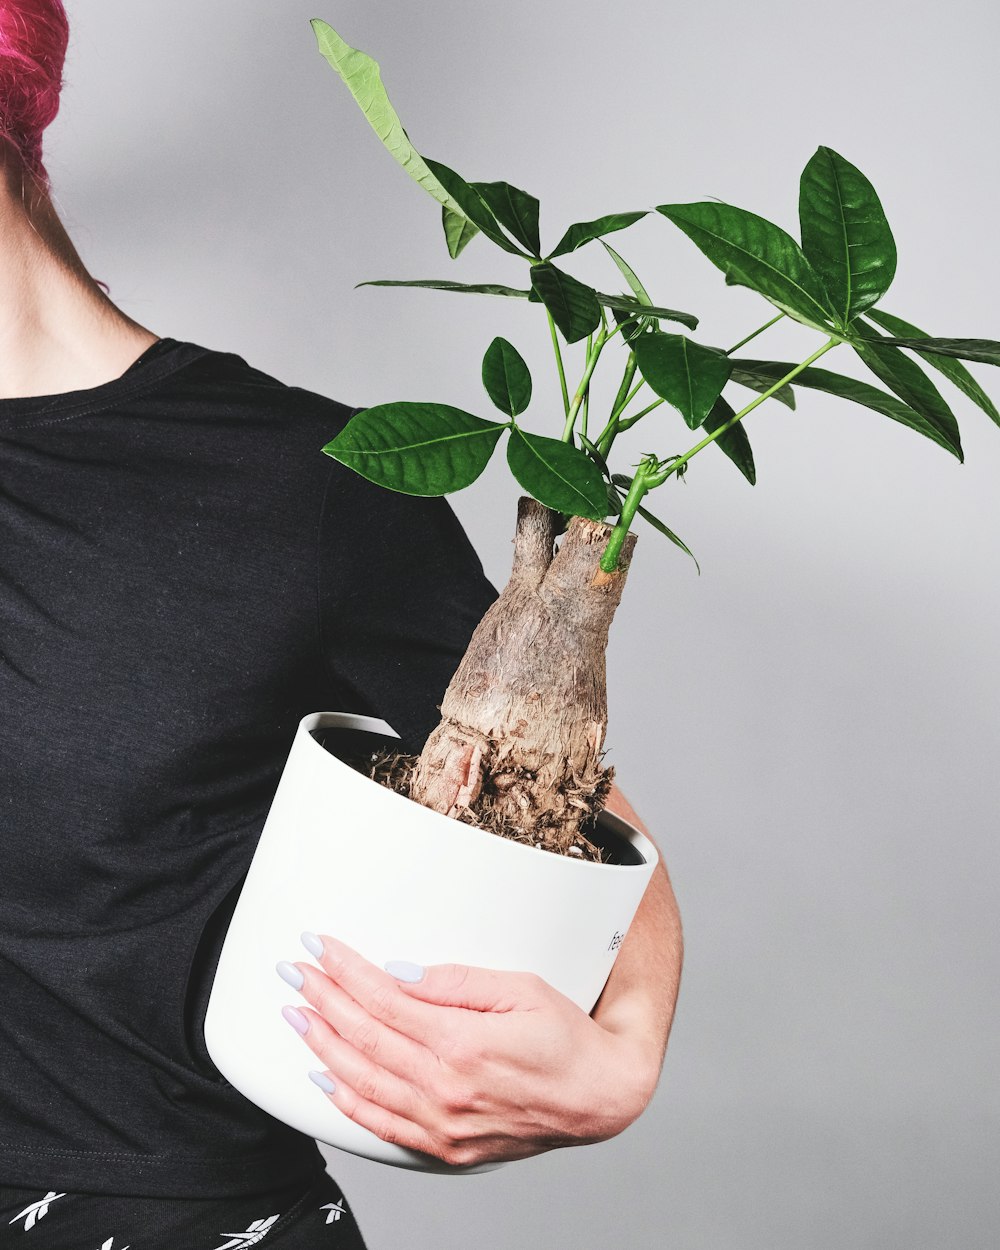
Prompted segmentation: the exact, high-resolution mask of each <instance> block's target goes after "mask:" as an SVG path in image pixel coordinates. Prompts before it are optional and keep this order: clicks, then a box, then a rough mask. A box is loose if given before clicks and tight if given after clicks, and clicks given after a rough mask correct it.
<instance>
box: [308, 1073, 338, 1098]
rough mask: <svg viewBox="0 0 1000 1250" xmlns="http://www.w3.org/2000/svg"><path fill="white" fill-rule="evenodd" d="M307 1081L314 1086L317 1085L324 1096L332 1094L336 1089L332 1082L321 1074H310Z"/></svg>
mask: <svg viewBox="0 0 1000 1250" xmlns="http://www.w3.org/2000/svg"><path fill="white" fill-rule="evenodd" d="M309 1079H310V1081H312V1082H313V1084H314V1085H318V1086H319V1087H320V1089H321V1090H322V1091H323V1092H324V1093H325V1094H332V1093H333V1091H334V1090H335V1089H336V1088H337V1087H336V1085H334V1083H333V1081H331V1080H330V1078H329V1077H328V1076H326V1075H325V1074H324V1073H322V1072H310V1073H309Z"/></svg>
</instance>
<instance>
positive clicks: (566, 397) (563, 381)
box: [545, 308, 569, 415]
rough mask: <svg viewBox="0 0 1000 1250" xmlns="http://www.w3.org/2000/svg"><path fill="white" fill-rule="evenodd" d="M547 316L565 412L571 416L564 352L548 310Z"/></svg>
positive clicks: (546, 311)
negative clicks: (560, 346) (560, 347)
mask: <svg viewBox="0 0 1000 1250" xmlns="http://www.w3.org/2000/svg"><path fill="white" fill-rule="evenodd" d="M545 315H546V317H548V319H549V330H550V331H551V333H552V348H553V350H554V351H555V354H556V365H557V366H558V368H559V384H560V386H561V387H562V401H563V412H564V413H566V414H567V415H569V392H568V391H567V390H566V370H565V369H564V368H563V361H562V352H561V351H560V350H559V340H558V339H557V338H556V323H555V322H554V321H553V320H552V314H551V313H550V312H549V310H548V309H547V308H546V310H545Z"/></svg>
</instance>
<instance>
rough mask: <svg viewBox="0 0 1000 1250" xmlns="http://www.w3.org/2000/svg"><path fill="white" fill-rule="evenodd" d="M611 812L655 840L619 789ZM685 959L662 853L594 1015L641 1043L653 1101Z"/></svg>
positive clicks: (609, 1027) (613, 796)
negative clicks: (647, 1067) (646, 1058)
mask: <svg viewBox="0 0 1000 1250" xmlns="http://www.w3.org/2000/svg"><path fill="white" fill-rule="evenodd" d="M607 807H608V810H609V811H611V812H613V813H614V814H615V815H616V816H621V817H622V818H623V819H624V820H627V821H629V822H630V823H631V824H633V825H635V826H636V827H637V828H638V829H641V830H642V832H643V833H644V834H645V835H646V836H647V837H648V838H650V839H651V834H650V832H649V830H648V829H647V828H646V826H645V825H644V824H643V822H642V820H641V819H640V818H639V815H638V813H637V812H636V811H635V809H634V808H633V807H632V806H631V804H630V803H629V801H628V799H627V798H626V797H625V796H624V794H622V792H621V790H619V789H618V787H617V786H612V789H611V794H610V795H609V797H608V802H607ZM651 840H652V839H651ZM657 849H658V850H659V848H657ZM683 953H684V941H683V935H682V931H681V917H680V912H679V910H678V908H677V900H676V898H675V897H674V891H673V887H672V886H671V884H670V876H669V874H668V873H667V870H666V867H665V866H664V862H663V855H662V853H661V854H660V862H659V863H658V864H657V866H656V870H655V872H654V873H653V876H652V878H651V879H650V882H649V885H648V886H647V888H646V892H645V894H644V895H643V897H642V902H641V903H640V904H639V910H638V911H637V912H636V914H635V919H634V920H633V921H632V924H631V926H630V927H629V931H628V933H627V934H626V936H625V940H624V942H623V943H622V945H621V949H620V950H619V952H618V958H617V959H616V960H615V964H614V967H613V968H612V969H611V976H610V977H609V978H608V983H607V985H606V986H605V987H604V992H603V993H602V994H601V997H600V998H599V999H598V1000H597V1004H596V1006H595V1007H594V1009H593V1011H592V1012H591V1013H590V1014H591V1017H592V1018H593V1019H594V1020H596V1021H597V1023H598V1024H600V1025H601V1026H602V1027H603V1028H605V1029H607V1030H608V1031H609V1032H611V1033H618V1034H623V1035H624V1034H627V1035H629V1036H630V1037H631V1038H632V1039H633V1040H635V1041H637V1042H639V1043H640V1045H641V1046H642V1048H643V1050H644V1051H645V1053H646V1054H647V1055H648V1063H649V1065H650V1077H649V1079H650V1080H651V1084H650V1089H649V1095H650V1097H652V1094H653V1090H654V1089H655V1087H656V1081H657V1079H658V1078H659V1074H660V1069H661V1067H662V1064H663V1056H664V1054H665V1052H666V1048H667V1039H668V1037H669V1036H670V1026H671V1024H672V1023H673V1018H674V1008H675V1006H676V1003H677V992H678V990H679V989H680V981H681V962H682V959H683Z"/></svg>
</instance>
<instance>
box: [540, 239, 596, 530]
mask: <svg viewBox="0 0 1000 1250" xmlns="http://www.w3.org/2000/svg"><path fill="white" fill-rule="evenodd" d="M531 286H532V289H533V290H534V291H535V292H536V293H537V294H538V296H539V298H540V299H541V301H542V303H543V304H544V305H545V307H546V308H547V309H548V310H549V312H550V313H551V314H552V320H553V321H554V322H555V323H556V325H557V326H558V327H559V329H560V330H561V331H562V333H563V337H564V338H565V340H566V342H567V343H576V342H579V340H580V339H583V338H586V337H587V335H588V334H592V333H593V331H594V330H596V329H597V327H598V326H599V325H600V322H601V306H600V304H599V303H598V302H597V292H596V291H595V290H594V289H593V287H589V286H584V284H583V283H582V282H578V281H577V280H576V278H574V277H572V276H571V275H570V274H568V273H565V272H564V271H563V270H562V269H557V268H556V266H555V265H550V264H549V263H548V261H543V262H542V263H541V264H539V265H532V266H531ZM541 502H542V503H544V502H545V501H544V499H543V500H542V501H541ZM562 511H565V509H562Z"/></svg>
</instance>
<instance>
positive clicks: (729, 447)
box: [705, 395, 757, 486]
mask: <svg viewBox="0 0 1000 1250" xmlns="http://www.w3.org/2000/svg"><path fill="white" fill-rule="evenodd" d="M735 416H736V410H735V409H734V408H732V407H731V406H730V405H729V404H728V403H727V402H726V401H725V400H724V399H723V398H722V396H721V395H720V396H719V398H718V399H717V400H716V402H715V407H714V408H713V409H712V411H711V412H710V413H709V414H708V416H707V417H706V418H705V429H706V430H707V431H708V433H709V434H714V433H715V431H716V430H717V429H718V428H719V426H720V425H725V424H726V422H727V421H731V420H732V419H733V417H735ZM715 441H716V444H717V445H718V446H719V447H720V448H721V449H722V451H724V452H725V453H726V455H727V456H728V457H729V459H730V460H731V461H732V462H733V464H735V465H736V467H737V469H739V471H740V472H741V473H742V474H743V476H744V477H745V478H746V480H747V481H748V482H749V483H750V485H751V486H756V484H757V469H756V467H755V465H754V462H753V451H752V450H751V448H750V439H749V437H748V436H747V432H746V430H745V429H744V428H743V422H742V421H737V422H736V424H735V425H734V426H733V427H732V429H730V430H726V432H725V434H720V435H719V437H718V438H717V439H716V440H715Z"/></svg>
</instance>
